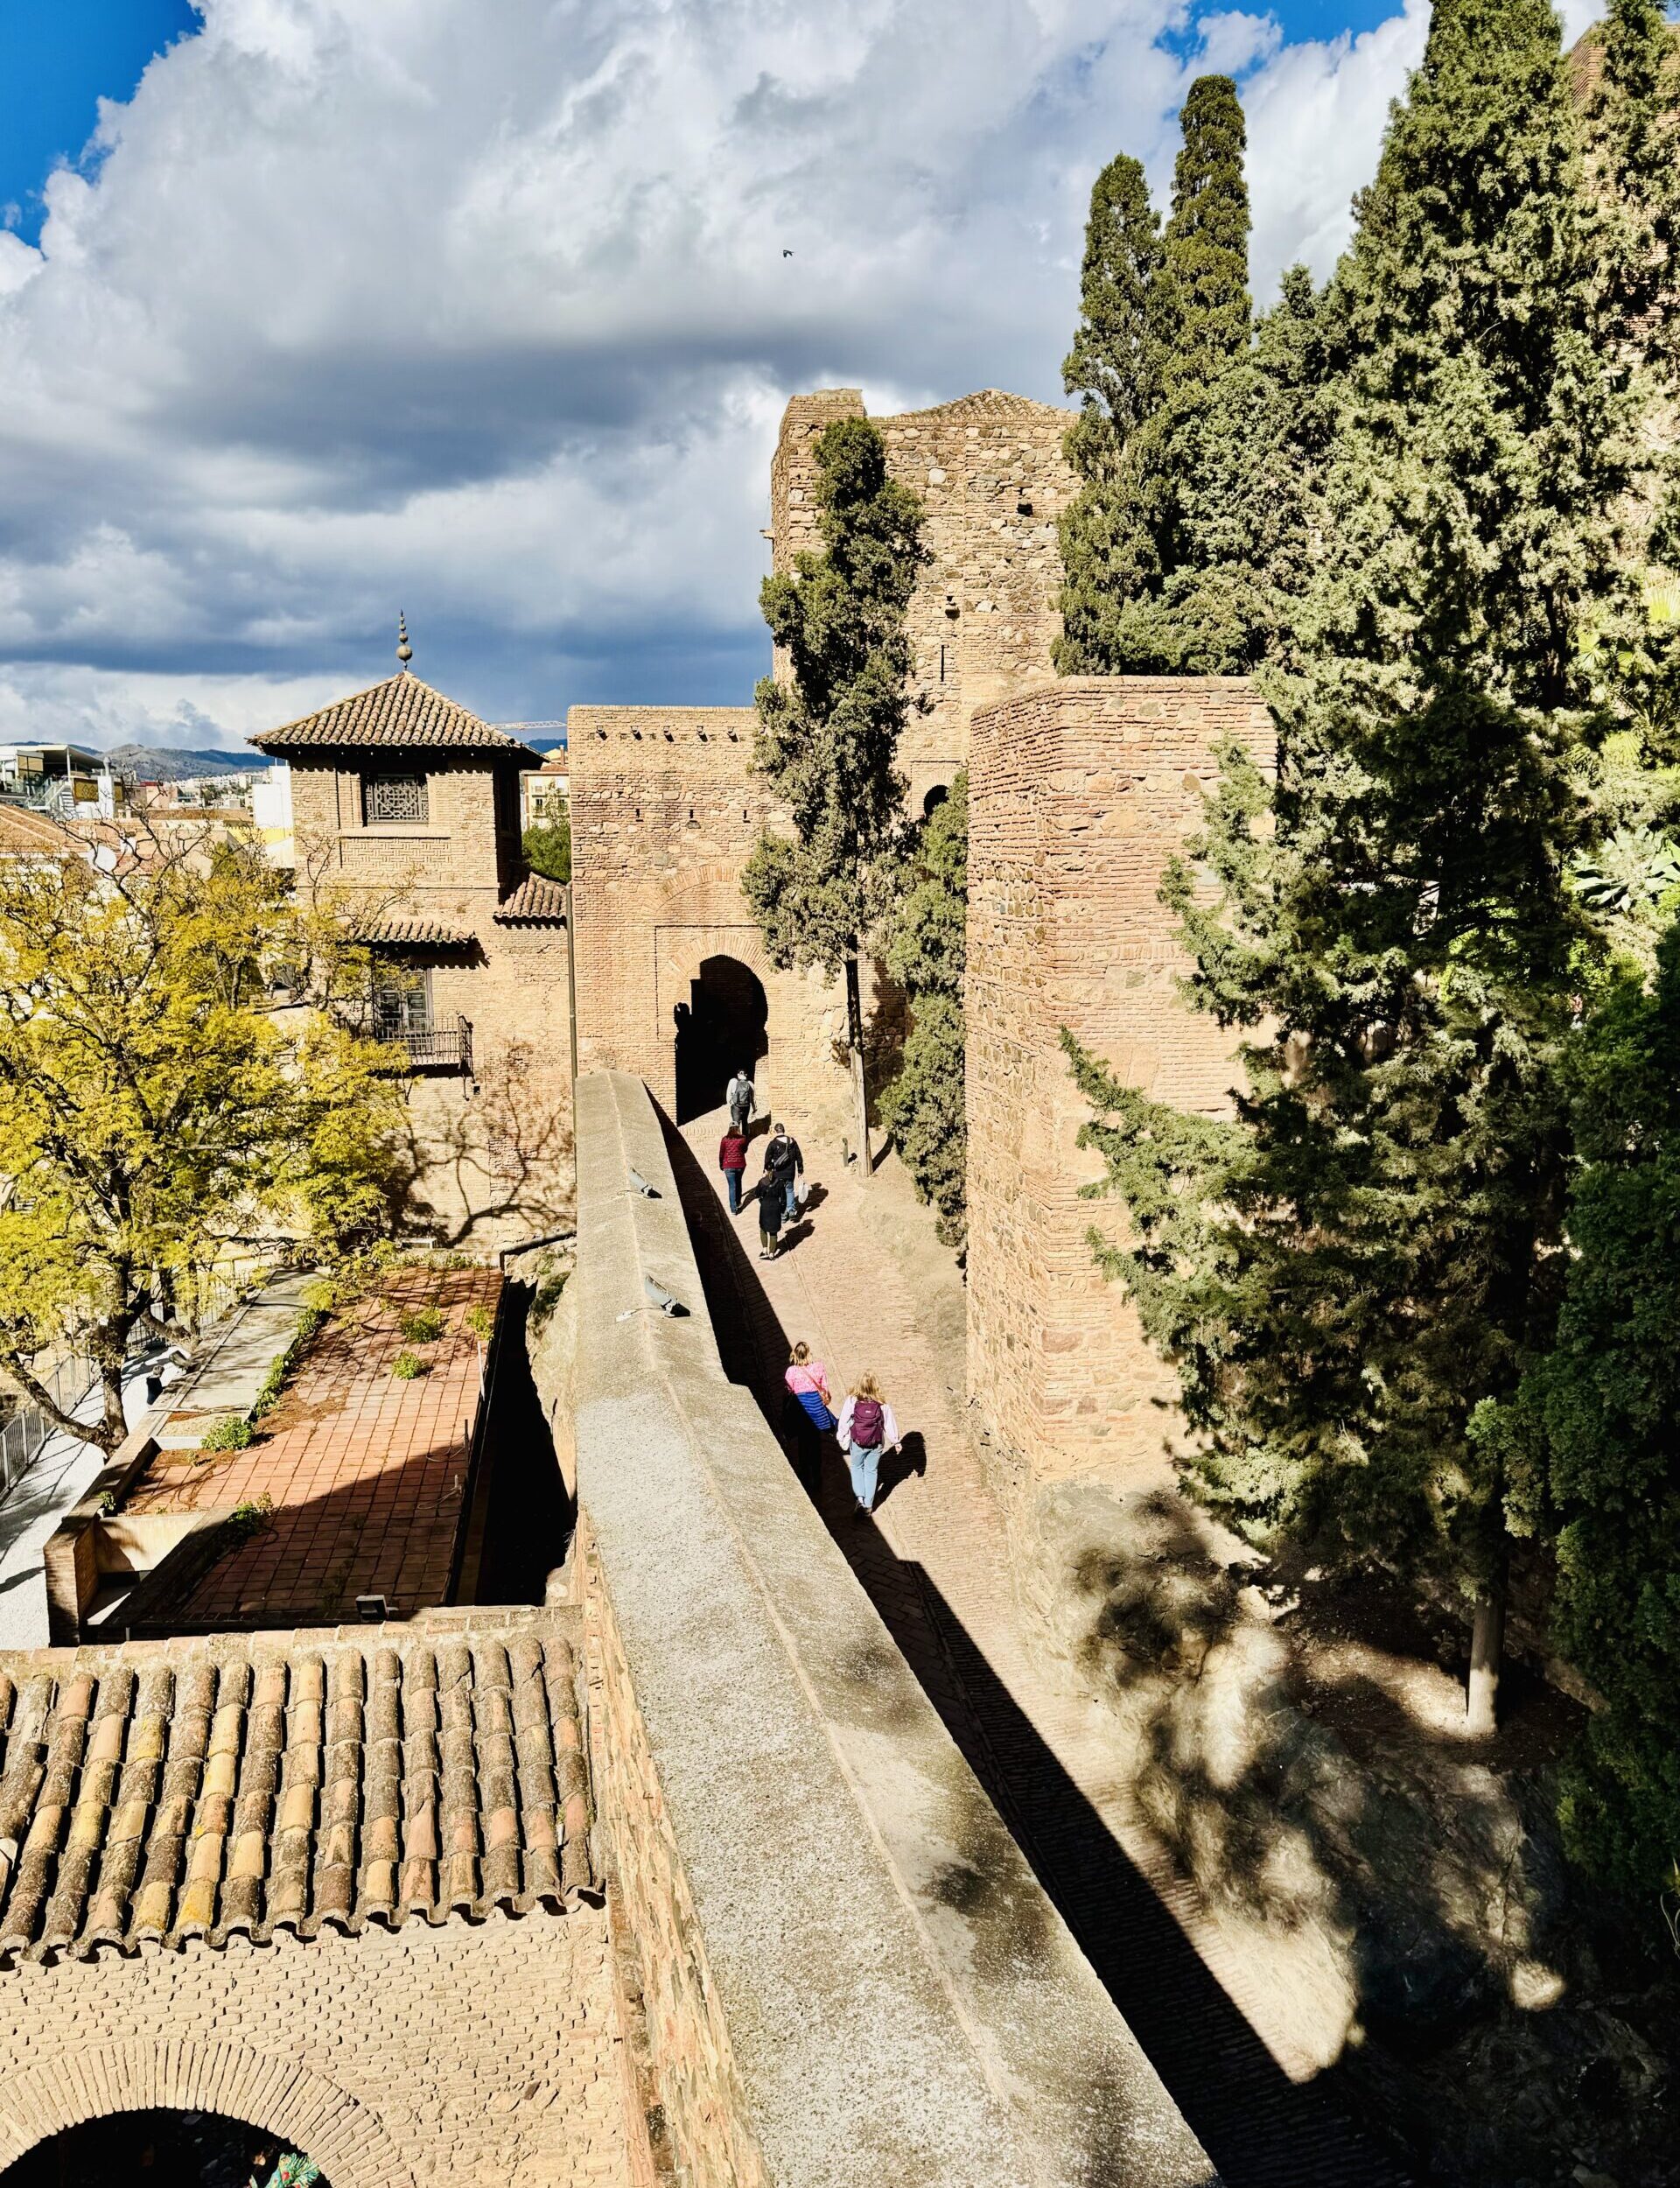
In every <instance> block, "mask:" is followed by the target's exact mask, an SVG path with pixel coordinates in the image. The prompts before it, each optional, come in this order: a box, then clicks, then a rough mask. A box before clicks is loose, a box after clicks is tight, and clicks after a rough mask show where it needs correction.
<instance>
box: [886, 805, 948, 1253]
mask: <svg viewBox="0 0 1680 2188" xmlns="http://www.w3.org/2000/svg"><path fill="white" fill-rule="evenodd" d="M968 908H969V777H968V771H967V770H966V768H965V769H963V770H962V771H961V772H960V773H959V774H958V775H957V778H956V782H953V783H952V785H951V791H950V796H949V797H948V798H946V799H945V801H944V802H943V803H942V804H940V805H936V806H935V809H934V810H933V811H932V812H931V813H930V814H929V815H928V819H927V821H926V823H925V824H924V825H923V827H922V831H921V836H920V838H919V839H918V841H917V844H916V851H915V859H914V865H913V866H912V868H911V874H910V880H909V886H908V887H907V889H906V891H905V894H904V896H903V898H902V900H901V901H900V903H899V905H898V906H897V907H896V908H895V909H894V912H893V917H892V921H891V923H890V926H889V928H888V930H887V933H886V943H885V955H886V969H887V971H889V972H891V973H892V975H893V978H894V979H895V980H897V981H899V982H900V985H902V987H903V988H904V991H905V992H906V994H907V997H908V999H909V1003H910V1012H911V1020H912V1023H911V1027H910V1034H909V1038H908V1039H907V1041H906V1042H905V1044H904V1055H903V1059H902V1061H901V1062H900V1068H899V1071H898V1075H897V1076H896V1077H895V1078H894V1079H893V1083H892V1084H891V1085H890V1086H889V1087H888V1088H887V1089H886V1092H885V1093H884V1094H883V1096H882V1098H881V1116H882V1119H883V1120H884V1122H885V1123H886V1125H887V1126H889V1127H890V1128H891V1130H892V1132H893V1134H894V1136H895V1137H896V1139H897V1140H898V1143H899V1150H900V1154H902V1155H903V1157H904V1161H905V1167H906V1168H907V1170H908V1171H909V1173H910V1175H911V1177H912V1178H913V1179H914V1181H915V1187H916V1191H917V1193H918V1194H919V1195H920V1196H921V1198H922V1199H923V1200H925V1201H931V1202H932V1203H933V1204H934V1206H935V1209H937V1210H938V1211H939V1215H938V1231H939V1236H940V1237H941V1238H942V1239H943V1240H944V1242H945V1244H946V1245H948V1246H959V1247H960V1246H961V1245H963V1243H964V1241H965V1239H966V1238H967V1236H968V1117H967V1112H966V1110H965V1107H964V1084H963V1064H964V1054H965V1047H964V1044H965V1038H966V1029H965V1025H964V1018H963V970H964V967H965V966H966V964H967V962H968Z"/></svg>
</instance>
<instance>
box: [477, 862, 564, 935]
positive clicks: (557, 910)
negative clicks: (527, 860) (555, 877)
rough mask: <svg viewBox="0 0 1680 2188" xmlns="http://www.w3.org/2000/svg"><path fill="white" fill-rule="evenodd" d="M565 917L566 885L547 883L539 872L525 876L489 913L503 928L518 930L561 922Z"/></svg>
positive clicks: (554, 882)
mask: <svg viewBox="0 0 1680 2188" xmlns="http://www.w3.org/2000/svg"><path fill="white" fill-rule="evenodd" d="M565 916H566V885H565V883H564V882H563V881H550V880H547V879H546V878H545V877H544V876H543V875H542V874H540V873H528V874H527V875H526V876H525V879H524V880H522V881H521V883H520V885H519V887H517V888H516V889H515V890H514V892H513V894H511V895H510V896H504V897H503V898H502V900H501V901H500V904H498V905H497V907H496V908H495V911H494V912H493V914H492V917H493V918H494V919H495V920H496V921H497V922H499V923H500V925H501V926H503V927H520V926H525V925H528V924H535V923H536V922H549V921H553V920H560V921H562V922H563V920H564V919H565Z"/></svg>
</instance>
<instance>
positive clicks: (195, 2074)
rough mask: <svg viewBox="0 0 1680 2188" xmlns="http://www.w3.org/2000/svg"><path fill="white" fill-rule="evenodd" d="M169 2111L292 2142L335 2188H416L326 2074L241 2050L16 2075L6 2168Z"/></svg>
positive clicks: (10, 2087) (3, 2145)
mask: <svg viewBox="0 0 1680 2188" xmlns="http://www.w3.org/2000/svg"><path fill="white" fill-rule="evenodd" d="M165 2110H167V2111H180V2112H220V2113H223V2114H227V2115H228V2117H229V2118H231V2119H235V2120H244V2121H248V2122H249V2123H250V2125H251V2126H253V2127H258V2128H266V2129H267V2130H268V2132H269V2134H271V2135H283V2136H284V2137H285V2139H286V2140H287V2141H288V2142H290V2143H291V2144H292V2145H293V2146H294V2148H296V2149H300V2150H304V2151H305V2152H307V2154H308V2155H309V2156H311V2157H312V2158H313V2159H314V2161H315V2163H317V2164H318V2166H319V2167H320V2168H321V2170H322V2171H323V2172H324V2173H325V2175H326V2177H327V2178H328V2179H329V2180H330V2181H331V2182H332V2188H416V2182H415V2177H414V2173H413V2170H412V2169H411V2168H410V2167H409V2164H408V2163H406V2162H405V2160H404V2159H403V2157H402V2153H401V2152H400V2151H399V2150H398V2149H397V2147H396V2145H395V2142H392V2140H391V2138H390V2135H388V2132H387V2131H386V2129H385V2127H384V2126H383V2124H382V2122H381V2121H380V2119H379V2116H378V2114H376V2113H374V2112H370V2111H369V2110H368V2109H367V2107H366V2106H365V2105H363V2104H360V2103H359V2102H358V2101H357V2100H356V2099H355V2098H354V2097H353V2096H352V2095H351V2094H350V2093H349V2092H348V2091H347V2090H345V2089H340V2088H339V2086H338V2085H337V2083H335V2082H331V2081H328V2080H327V2079H326V2078H325V2075H322V2074H316V2073H311V2072H310V2070H309V2069H308V2068H307V2067H305V2066H300V2065H297V2063H296V2062H295V2061H294V2060H292V2059H288V2058H271V2057H269V2056H266V2055H265V2054H263V2053H262V2052H260V2051H247V2050H246V2049H245V2048H244V2047H243V2046H242V2045H241V2044H191V2043H170V2042H165V2041H161V2040H160V2041H154V2042H152V2043H144V2042H135V2043H129V2044H102V2045H94V2046H91V2047H89V2048H88V2049H87V2050H80V2049H79V2050H74V2051H64V2052H62V2053H61V2054H60V2055H59V2057H58V2058H54V2059H52V2060H50V2061H48V2062H47V2063H45V2065H40V2066H37V2067H32V2068H31V2069H29V2070H28V2071H27V2072H24V2073H21V2074H18V2075H16V2076H14V2077H13V2078H12V2079H11V2080H10V2081H9V2082H8V2084H7V2086H6V2087H5V2089H4V2093H0V2169H4V2167H7V2166H10V2165H11V2164H13V2163H16V2162H17V2160H18V2158H20V2157H22V2156H25V2153H26V2152H28V2151H30V2150H31V2149H34V2148H35V2146H36V2145H37V2144H38V2143H39V2142H45V2141H47V2139H48V2138H49V2137H50V2136H52V2135H59V2134H61V2133H62V2132H63V2130H64V2129H65V2128H73V2127H78V2126H80V2125H81V2122H82V2121H85V2120H94V2119H101V2118H105V2117H109V2115H111V2114H116V2113H119V2112H146V2111H165ZM0 2180H4V2171H3V2170H0Z"/></svg>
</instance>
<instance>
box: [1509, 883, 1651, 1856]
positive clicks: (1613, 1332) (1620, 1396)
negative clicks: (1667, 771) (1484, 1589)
mask: <svg viewBox="0 0 1680 2188" xmlns="http://www.w3.org/2000/svg"><path fill="white" fill-rule="evenodd" d="M1568 1078H1569V1085H1570V1091H1571V1096H1572V1121H1573V1125H1574V1129H1575V1135H1576V1144H1577V1147H1578V1149H1579V1154H1580V1156H1581V1168H1580V1169H1579V1174H1578V1175H1577V1177H1576V1179H1575V1182H1574V1185H1573V1187H1572V1192H1571V1196H1570V1207H1569V1239H1570V1245H1571V1248H1572V1252H1571V1255H1570V1259H1569V1265H1568V1291H1567V1294H1566V1296H1565V1301H1564V1307H1563V1312H1562V1315H1561V1316H1560V1319H1559V1324H1558V1341H1557V1344H1556V1347H1555V1348H1554V1350H1552V1351H1551V1353H1550V1354H1548V1355H1547V1356H1546V1357H1544V1359H1542V1360H1541V1361H1539V1362H1538V1363H1537V1364H1535V1365H1534V1366H1533V1367H1532V1368H1531V1369H1530V1371H1529V1372H1528V1374H1527V1375H1526V1376H1525V1377H1524V1378H1523V1383H1522V1385H1521V1387H1520V1389H1519V1390H1518V1392H1517V1393H1516V1398H1515V1399H1514V1400H1512V1401H1511V1402H1509V1403H1508V1404H1506V1405H1504V1406H1497V1407H1495V1406H1488V1407H1485V1408H1484V1409H1483V1413H1482V1414H1481V1417H1480V1419H1479V1421H1478V1427H1479V1428H1480V1430H1481V1434H1482V1436H1483V1439H1484V1440H1485V1441H1487V1442H1488V1444H1489V1446H1490V1447H1491V1448H1494V1449H1495V1450H1496V1451H1497V1452H1498V1454H1499V1455H1500V1458H1501V1460H1502V1463H1503V1465H1504V1467H1505V1469H1506V1473H1507V1476H1508V1479H1509V1483H1510V1494H1509V1503H1510V1505H1511V1508H1512V1517H1513V1520H1514V1523H1515V1524H1516V1525H1517V1526H1518V1527H1519V1528H1520V1529H1521V1531H1522V1532H1525V1533H1528V1532H1534V1533H1544V1534H1547V1535H1551V1536H1553V1537H1555V1539H1556V1541H1557V1546H1558V1587H1557V1594H1556V1597H1555V1600H1554V1602H1553V1606H1552V1634H1553V1637H1554V1640H1555V1642H1556V1645H1557V1646H1558V1649H1559V1651H1560V1652H1562V1653H1563V1654H1564V1655H1565V1656H1566V1657H1567V1659H1569V1661H1570V1662H1571V1663H1572V1664H1574V1665H1577V1666H1579V1668H1580V1669H1581V1671H1582V1672H1584V1673H1586V1676H1587V1678H1588V1679H1590V1680H1592V1681H1593V1684H1594V1685H1595V1686H1596V1687H1598V1688H1599V1690H1600V1693H1601V1694H1603V1695H1604V1697H1605V1700H1606V1703H1607V1707H1606V1708H1604V1709H1603V1710H1602V1711H1601V1712H1598V1713H1595V1714H1594V1715H1593V1720H1592V1722H1591V1724H1590V1725H1589V1727H1588V1729H1587V1733H1586V1740H1585V1742H1584V1743H1583V1745H1582V1748H1581V1750H1580V1751H1579V1754H1578V1756H1577V1757H1575V1758H1574V1759H1573V1760H1572V1762H1571V1764H1569V1766H1568V1767H1567V1770H1566V1771H1565V1778H1564V1784H1563V1789H1562V1790H1563V1799H1562V1811H1561V1813H1562V1820H1563V1824H1564V1830H1565V1841H1566V1842H1567V1844H1568V1845H1569V1847H1570V1849H1571V1851H1572V1853H1573V1854H1574V1855H1576V1856H1577V1858H1578V1859H1579V1860H1581V1861H1583V1862H1586V1864H1587V1865H1588V1866H1589V1867H1590V1868H1591V1869H1593V1870H1594V1871H1595V1872H1596V1873H1597V1874H1598V1875H1599V1876H1602V1877H1603V1878H1605V1879H1606V1881H1607V1882H1608V1883H1613V1884H1615V1885H1619V1886H1621V1887H1623V1888H1625V1889H1628V1890H1649V1891H1658V1890H1663V1889H1665V1888H1667V1887H1668V1886H1669V1885H1670V1883H1672V1881H1673V1879H1674V1876H1675V1865H1676V1862H1677V1860H1680V1348H1677V1345H1676V1343H1675V1332H1676V1330H1677V1329H1680V1259H1677V1257H1676V1254H1675V1238H1676V1233H1677V1227H1680V926H1671V927H1670V929H1669V931H1668V934H1667V936H1665V938H1664V940H1663V943H1662V945H1661V948H1660V950H1659V956H1658V971H1657V978H1656V985H1655V989H1654V990H1653V991H1651V992H1648V990H1647V986H1646V984H1645V982H1644V981H1643V980H1642V978H1639V977H1637V976H1636V975H1629V976H1628V977H1625V978H1622V979H1621V980H1620V981H1619V982H1617V983H1616V984H1615V985H1614V987H1613V988H1612V989H1611V990H1610V992H1608V993H1607V996H1606V997H1605V999H1604V1000H1603V1002H1602V1004H1601V1006H1600V1008H1599V1009H1598V1011H1597V1012H1596V1013H1594V1014H1593V1018H1592V1020H1590V1021H1589V1023H1588V1026H1587V1027H1586V1031H1585V1033H1584V1035H1583V1038H1582V1039H1581V1041H1580V1042H1579V1044H1578V1046H1577V1048H1576V1050H1575V1052H1574V1054H1573V1055H1572V1058H1571V1062H1570V1069H1569V1073H1568Z"/></svg>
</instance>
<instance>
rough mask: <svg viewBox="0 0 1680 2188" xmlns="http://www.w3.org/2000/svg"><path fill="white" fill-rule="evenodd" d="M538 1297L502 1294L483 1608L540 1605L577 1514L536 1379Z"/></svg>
mask: <svg viewBox="0 0 1680 2188" xmlns="http://www.w3.org/2000/svg"><path fill="white" fill-rule="evenodd" d="M534 1298H535V1290H534V1287H532V1286H530V1285H529V1284H522V1283H516V1282H512V1281H510V1282H509V1283H508V1284H507V1286H506V1287H504V1290H503V1293H502V1299H503V1302H504V1304H503V1307H502V1327H501V1330H500V1337H499V1340H498V1344H497V1351H496V1365H495V1375H494V1379H493V1382H492V1384H491V1386H490V1392H489V1399H488V1402H487V1404H486V1413H485V1433H484V1463H485V1464H486V1467H487V1468H488V1469H489V1475H488V1480H487V1482H486V1485H485V1490H484V1510H485V1518H484V1546H483V1552H482V1556H481V1559H480V1561H479V1578H478V1586H477V1588H475V1589H474V1591H473V1598H472V1600H473V1601H474V1602H479V1603H540V1602H542V1599H543V1594H542V1591H543V1588H544V1587H545V1586H546V1584H547V1581H548V1576H549V1574H550V1573H551V1572H552V1571H553V1570H554V1568H555V1567H556V1565H559V1564H560V1563H562V1562H563V1560H564V1558H565V1554H566V1551H567V1548H568V1546H570V1541H571V1535H572V1528H573V1525H574V1524H575V1522H576V1519H577V1508H576V1506H575V1504H573V1502H572V1499H571V1497H570V1495H569V1494H568V1492H567V1489H566V1484H565V1477H564V1476H563V1475H562V1473H561V1471H560V1462H559V1460H558V1458H557V1457H556V1455H555V1448H554V1437H553V1434H552V1433H551V1432H550V1429H549V1419H548V1415H547V1413H545V1412H544V1410H543V1406H542V1397H541V1395H540V1394H539V1392H538V1391H537V1387H536V1384H535V1379H534V1378H533V1377H532V1374H531V1358H530V1350H529V1346H528V1341H527V1325H528V1322H529V1319H530V1312H531V1301H532V1300H533V1299H534Z"/></svg>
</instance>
